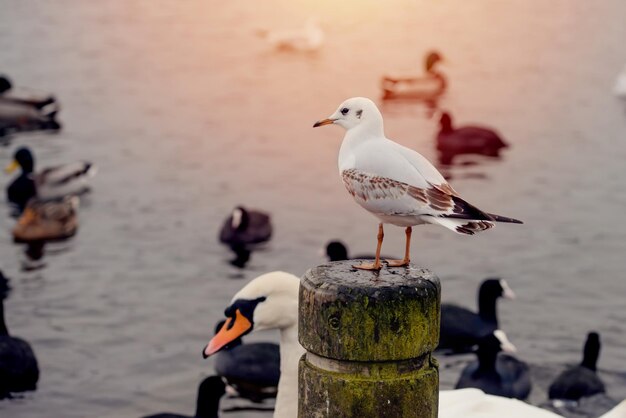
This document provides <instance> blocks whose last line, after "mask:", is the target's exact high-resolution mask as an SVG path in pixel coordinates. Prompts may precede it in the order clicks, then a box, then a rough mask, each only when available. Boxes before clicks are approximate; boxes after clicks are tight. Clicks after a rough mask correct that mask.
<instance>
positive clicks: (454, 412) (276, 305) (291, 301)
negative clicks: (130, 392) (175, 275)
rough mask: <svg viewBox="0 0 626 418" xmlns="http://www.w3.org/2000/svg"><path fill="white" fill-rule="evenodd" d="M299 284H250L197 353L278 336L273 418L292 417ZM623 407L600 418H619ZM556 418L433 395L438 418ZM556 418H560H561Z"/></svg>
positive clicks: (518, 405) (450, 394) (470, 392)
mask: <svg viewBox="0 0 626 418" xmlns="http://www.w3.org/2000/svg"><path fill="white" fill-rule="evenodd" d="M299 286H300V279H299V278H298V277H296V276H294V275H293V274H289V273H284V272H281V271H276V272H271V273H267V274H264V275H262V276H259V277H257V278H256V279H253V280H252V281H251V282H249V283H248V284H247V285H246V286H244V287H243V289H241V290H240V291H239V292H237V294H236V295H235V296H234V297H233V299H232V302H231V304H230V306H229V307H228V308H226V311H225V313H226V316H227V320H226V323H225V325H224V326H223V327H222V329H221V330H220V331H219V332H218V333H217V335H215V337H213V339H212V340H211V341H210V342H209V344H208V345H207V346H206V347H205V349H204V350H203V356H204V357H205V358H206V357H208V356H210V355H213V354H215V353H217V352H219V351H220V350H221V349H222V348H223V347H225V346H226V345H228V343H229V342H230V341H233V340H236V339H237V338H239V337H241V336H242V335H245V334H247V333H249V332H253V331H255V330H268V329H278V330H279V331H280V369H281V376H280V381H279V383H278V397H277V398H276V406H275V410H274V418H294V417H296V416H298V361H299V360H300V357H301V356H302V354H304V349H303V348H302V346H301V345H300V343H299V342H298V290H299ZM624 410H626V401H624V402H622V403H621V404H619V405H618V406H617V407H615V408H614V409H613V410H612V411H609V412H608V413H607V414H605V415H603V416H602V417H600V418H619V417H624V415H623V411H624ZM459 417H463V418H501V417H507V418H559V417H561V415H557V414H555V413H553V412H550V411H547V410H545V409H541V408H539V407H536V406H533V405H529V404H527V403H525V402H522V401H518V400H517V399H509V398H502V397H499V396H492V395H487V394H485V393H484V392H483V391H481V390H479V389H459V390H442V391H440V392H439V418H459ZM561 418H562V417H561Z"/></svg>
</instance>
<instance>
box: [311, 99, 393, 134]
mask: <svg viewBox="0 0 626 418" xmlns="http://www.w3.org/2000/svg"><path fill="white" fill-rule="evenodd" d="M330 124H336V125H339V126H342V127H343V128H345V129H346V130H348V131H349V130H350V129H353V128H357V127H358V128H361V129H368V130H371V131H374V132H376V133H379V132H380V133H382V130H383V116H382V115H381V114H380V111H379V110H378V108H377V107H376V104H374V102H373V101H371V100H370V99H368V98H366V97H353V98H351V99H348V100H346V101H345V102H343V103H342V104H341V105H340V106H339V108H337V110H336V111H335V113H333V114H332V115H330V116H329V117H328V118H326V119H323V120H320V121H318V122H316V123H315V125H313V127H314V128H317V127H318V126H324V125H330Z"/></svg>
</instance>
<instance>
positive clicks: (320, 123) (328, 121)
mask: <svg viewBox="0 0 626 418" xmlns="http://www.w3.org/2000/svg"><path fill="white" fill-rule="evenodd" d="M336 120H337V119H330V118H329V119H322V120H319V121H317V122H315V124H314V125H313V127H314V128H317V127H319V126H324V125H330V124H332V123H335V121H336Z"/></svg>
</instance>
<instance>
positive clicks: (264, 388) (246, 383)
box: [214, 321, 280, 402]
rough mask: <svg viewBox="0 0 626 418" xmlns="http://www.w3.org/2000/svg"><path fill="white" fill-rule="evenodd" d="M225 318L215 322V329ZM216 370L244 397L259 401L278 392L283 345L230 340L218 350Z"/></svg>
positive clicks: (219, 326) (218, 328)
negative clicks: (244, 342) (281, 346)
mask: <svg viewBox="0 0 626 418" xmlns="http://www.w3.org/2000/svg"><path fill="white" fill-rule="evenodd" d="M223 324H224V321H220V322H219V323H218V324H217V326H216V332H217V331H218V330H220V329H221V328H222V326H223ZM214 365H215V372H216V373H217V374H218V375H220V376H222V377H224V378H225V379H226V381H227V382H228V384H229V385H230V386H232V387H234V388H235V389H236V390H237V392H238V393H239V395H240V396H241V397H243V398H246V399H250V400H252V401H254V402H260V401H262V400H263V399H266V398H273V397H275V396H276V391H277V386H278V380H279V378H280V347H279V346H278V344H274V343H263V342H259V343H249V344H243V342H242V340H241V338H238V339H236V340H234V341H231V342H230V343H229V344H228V345H227V346H226V347H224V348H223V349H222V350H221V351H220V352H219V353H217V354H215V363H214Z"/></svg>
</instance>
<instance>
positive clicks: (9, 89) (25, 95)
mask: <svg viewBox="0 0 626 418" xmlns="http://www.w3.org/2000/svg"><path fill="white" fill-rule="evenodd" d="M0 99H2V100H6V101H11V102H15V103H19V104H23V105H28V106H32V107H34V108H35V109H39V110H41V109H43V108H44V107H50V105H54V109H55V110H56V111H58V110H59V105H58V102H57V101H56V99H55V97H54V96H53V95H51V94H48V93H44V92H38V91H34V90H32V89H25V88H18V89H16V88H14V87H13V84H12V83H11V80H9V78H8V77H7V76H6V75H0ZM50 110H52V109H49V111H50ZM49 111H48V112H49Z"/></svg>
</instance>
